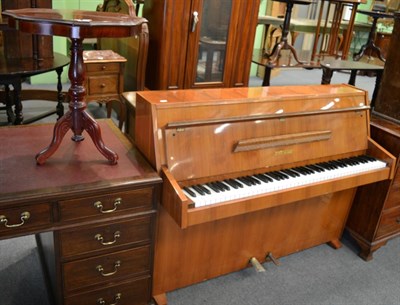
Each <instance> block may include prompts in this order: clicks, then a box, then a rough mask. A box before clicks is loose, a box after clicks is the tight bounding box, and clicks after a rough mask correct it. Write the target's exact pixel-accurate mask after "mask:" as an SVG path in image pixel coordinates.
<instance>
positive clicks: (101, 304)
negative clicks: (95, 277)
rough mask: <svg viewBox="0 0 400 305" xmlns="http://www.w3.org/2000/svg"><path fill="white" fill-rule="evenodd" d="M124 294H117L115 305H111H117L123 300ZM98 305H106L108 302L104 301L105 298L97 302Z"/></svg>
mask: <svg viewBox="0 0 400 305" xmlns="http://www.w3.org/2000/svg"><path fill="white" fill-rule="evenodd" d="M121 296H122V293H117V294H116V295H115V297H114V303H112V304H110V305H117V304H118V301H119V300H120V299H121ZM97 304H99V305H105V304H106V301H104V299H103V298H100V299H98V300H97Z"/></svg>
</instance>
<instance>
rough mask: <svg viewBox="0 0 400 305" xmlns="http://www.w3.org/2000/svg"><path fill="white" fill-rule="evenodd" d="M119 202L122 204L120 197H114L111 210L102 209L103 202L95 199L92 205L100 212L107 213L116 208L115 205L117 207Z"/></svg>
mask: <svg viewBox="0 0 400 305" xmlns="http://www.w3.org/2000/svg"><path fill="white" fill-rule="evenodd" d="M119 204H122V199H121V198H117V199H115V201H114V208H113V209H111V210H105V211H103V204H102V203H101V201H96V202H95V203H94V207H95V208H96V209H99V210H100V212H101V213H103V214H107V213H112V212H115V211H116V210H117V207H118V205H119Z"/></svg>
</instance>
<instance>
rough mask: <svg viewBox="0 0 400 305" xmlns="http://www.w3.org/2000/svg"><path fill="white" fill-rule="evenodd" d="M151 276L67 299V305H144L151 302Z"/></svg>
mask: <svg viewBox="0 0 400 305" xmlns="http://www.w3.org/2000/svg"><path fill="white" fill-rule="evenodd" d="M150 284H151V278H150V277H149V276H147V277H145V278H140V279H137V280H135V281H132V282H128V283H123V284H120V285H117V286H112V287H107V288H103V289H99V290H94V291H91V292H88V293H84V294H78V295H75V296H71V297H69V298H66V299H65V303H64V304H65V305H88V304H103V303H102V301H104V304H118V305H144V304H148V302H149V301H150Z"/></svg>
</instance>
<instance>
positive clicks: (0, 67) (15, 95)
mask: <svg viewBox="0 0 400 305" xmlns="http://www.w3.org/2000/svg"><path fill="white" fill-rule="evenodd" d="M68 64H69V57H67V56H64V55H62V54H59V53H54V54H52V57H48V58H43V59H41V60H35V59H33V58H8V57H6V56H5V54H4V52H3V50H0V84H2V85H5V86H6V87H5V90H4V91H2V92H0V97H1V99H2V102H4V103H5V104H6V111H7V117H8V123H9V124H15V125H18V124H29V123H31V122H34V121H36V120H38V119H41V118H43V117H46V116H48V115H51V114H54V113H57V114H58V117H59V118H60V117H61V116H62V115H63V114H64V106H63V104H62V103H63V102H64V95H63V93H62V84H61V74H62V72H63V68H64V67H65V66H67V65H68ZM50 71H55V72H56V75H57V85H56V86H54V89H55V90H53V91H50V90H39V89H34V90H22V88H21V85H22V82H23V81H24V80H25V79H26V78H27V77H30V76H34V75H38V74H42V73H46V72H50ZM10 85H11V86H12V89H13V91H10V88H9V86H10ZM28 99H29V100H35V99H37V100H50V101H57V102H58V104H57V107H54V109H52V110H51V111H49V112H46V113H44V114H41V115H39V116H38V117H34V118H31V119H29V120H24V116H23V112H22V103H21V101H23V100H28ZM13 105H14V106H15V107H14V112H13V110H12V106H13Z"/></svg>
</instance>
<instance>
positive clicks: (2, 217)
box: [0, 212, 31, 228]
mask: <svg viewBox="0 0 400 305" xmlns="http://www.w3.org/2000/svg"><path fill="white" fill-rule="evenodd" d="M30 217H31V213H29V212H22V213H21V216H20V218H21V222H20V223H17V224H14V225H9V224H8V218H7V217H6V216H5V215H0V223H3V224H4V226H5V227H6V228H16V227H20V226H22V225H23V224H25V220H28V219H29V218H30Z"/></svg>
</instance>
